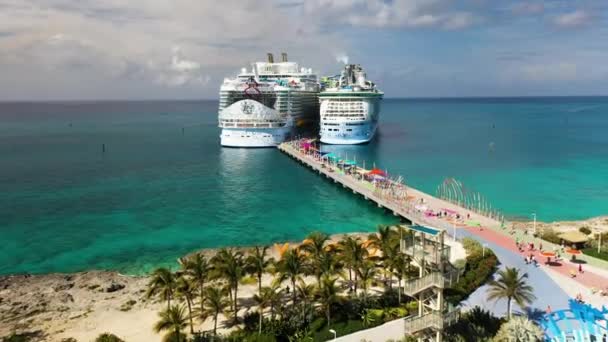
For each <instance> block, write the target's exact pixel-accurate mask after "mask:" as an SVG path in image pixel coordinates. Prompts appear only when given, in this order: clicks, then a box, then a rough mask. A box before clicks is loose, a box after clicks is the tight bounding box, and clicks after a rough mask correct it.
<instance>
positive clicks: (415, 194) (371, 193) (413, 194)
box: [278, 140, 501, 234]
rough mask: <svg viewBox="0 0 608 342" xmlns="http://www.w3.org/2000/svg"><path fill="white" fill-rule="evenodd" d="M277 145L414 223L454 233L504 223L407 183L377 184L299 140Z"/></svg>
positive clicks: (290, 154) (325, 175)
mask: <svg viewBox="0 0 608 342" xmlns="http://www.w3.org/2000/svg"><path fill="white" fill-rule="evenodd" d="M278 148H279V150H280V151H281V152H283V153H285V154H287V155H288V156H290V157H292V158H293V159H295V160H297V161H298V162H300V163H301V164H303V165H305V166H307V167H309V168H310V169H312V170H313V171H314V172H317V173H318V174H319V175H321V176H324V177H326V178H328V179H330V180H332V181H333V182H334V183H336V184H339V185H341V186H343V187H344V188H347V189H349V190H350V191H352V192H353V193H355V194H359V195H361V196H362V197H363V198H365V199H366V200H369V201H371V202H374V203H375V204H376V205H377V206H378V207H380V208H385V209H386V210H389V211H391V212H392V213H393V215H395V216H398V217H401V218H403V219H406V220H407V221H409V222H411V223H412V224H417V225H422V226H429V227H434V228H440V229H444V230H446V231H447V233H448V234H451V233H453V231H454V230H455V228H457V227H464V226H466V223H465V222H466V221H476V222H479V224H480V225H481V226H483V227H499V226H500V225H501V223H500V222H499V221H498V220H496V219H493V218H490V217H486V216H482V215H480V214H478V213H475V212H473V211H470V210H469V209H466V208H464V207H460V206H458V205H456V204H454V203H451V202H447V201H444V200H442V199H440V198H437V197H434V196H432V195H429V194H427V193H425V192H422V191H420V190H417V189H415V188H412V187H410V186H408V185H406V184H401V183H399V184H395V183H394V182H393V184H389V187H388V188H378V187H376V186H375V185H374V184H372V183H371V182H369V181H366V180H363V179H358V178H357V177H356V176H355V174H356V173H350V174H349V173H347V172H344V171H343V170H342V169H340V168H339V167H338V166H337V165H336V164H335V163H331V162H328V161H327V160H325V159H323V158H322V157H321V156H320V155H318V154H316V153H314V152H312V153H311V152H310V151H306V150H305V149H303V148H301V146H300V141H298V140H296V141H290V142H285V143H282V144H281V145H279V147H278ZM395 192H397V193H395ZM421 206H422V207H427V208H428V210H433V211H434V212H444V211H446V209H447V210H450V211H452V212H456V213H458V215H459V216H460V218H459V219H455V218H453V217H449V216H448V217H446V216H443V217H436V216H431V215H427V214H426V211H427V210H421V209H420V207H421ZM417 207H418V208H417ZM467 215H468V216H467Z"/></svg>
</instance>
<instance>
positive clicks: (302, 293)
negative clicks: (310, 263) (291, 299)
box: [297, 280, 316, 307]
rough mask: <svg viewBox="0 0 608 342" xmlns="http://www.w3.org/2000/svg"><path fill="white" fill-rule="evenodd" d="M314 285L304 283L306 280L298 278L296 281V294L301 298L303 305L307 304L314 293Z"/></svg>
mask: <svg viewBox="0 0 608 342" xmlns="http://www.w3.org/2000/svg"><path fill="white" fill-rule="evenodd" d="M315 291H316V287H315V285H313V284H306V282H304V281H302V280H300V281H299V282H298V288H297V292H298V296H299V297H300V299H301V300H302V304H303V306H304V307H306V305H308V303H310V302H312V300H313V298H314V295H315Z"/></svg>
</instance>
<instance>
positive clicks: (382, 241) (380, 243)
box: [368, 225, 399, 282]
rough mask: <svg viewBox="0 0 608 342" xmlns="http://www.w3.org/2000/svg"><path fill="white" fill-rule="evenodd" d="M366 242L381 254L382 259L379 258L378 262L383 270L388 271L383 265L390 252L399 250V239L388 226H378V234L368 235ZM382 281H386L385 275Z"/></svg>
mask: <svg viewBox="0 0 608 342" xmlns="http://www.w3.org/2000/svg"><path fill="white" fill-rule="evenodd" d="M368 241H369V243H370V245H371V246H373V247H376V248H377V249H379V250H380V251H381V252H382V257H380V258H379V259H380V261H382V263H383V264H384V265H383V266H384V269H386V270H387V271H389V273H390V269H389V268H388V267H387V265H385V263H386V260H387V259H389V257H390V254H391V251H392V250H398V249H399V237H398V236H397V234H396V232H395V231H394V230H392V229H391V227H390V226H383V225H380V226H378V233H376V234H370V235H369V237H368ZM384 280H385V282H386V280H387V273H385V274H384Z"/></svg>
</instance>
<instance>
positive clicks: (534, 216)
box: [532, 213, 536, 235]
mask: <svg viewBox="0 0 608 342" xmlns="http://www.w3.org/2000/svg"><path fill="white" fill-rule="evenodd" d="M532 217H533V218H534V235H536V213H532Z"/></svg>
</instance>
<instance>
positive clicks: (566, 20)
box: [553, 10, 593, 28]
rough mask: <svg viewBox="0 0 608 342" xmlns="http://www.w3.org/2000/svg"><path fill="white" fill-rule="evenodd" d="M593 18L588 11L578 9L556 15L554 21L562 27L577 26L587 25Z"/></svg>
mask: <svg viewBox="0 0 608 342" xmlns="http://www.w3.org/2000/svg"><path fill="white" fill-rule="evenodd" d="M592 19H593V17H592V15H591V14H590V13H588V12H587V11H583V10H576V11H574V12H570V13H565V14H562V15H559V16H557V17H555V18H554V20H553V23H554V24H555V25H557V26H559V27H562V28H576V27H581V26H585V25H587V24H588V23H589V22H590V21H591V20H592Z"/></svg>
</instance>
